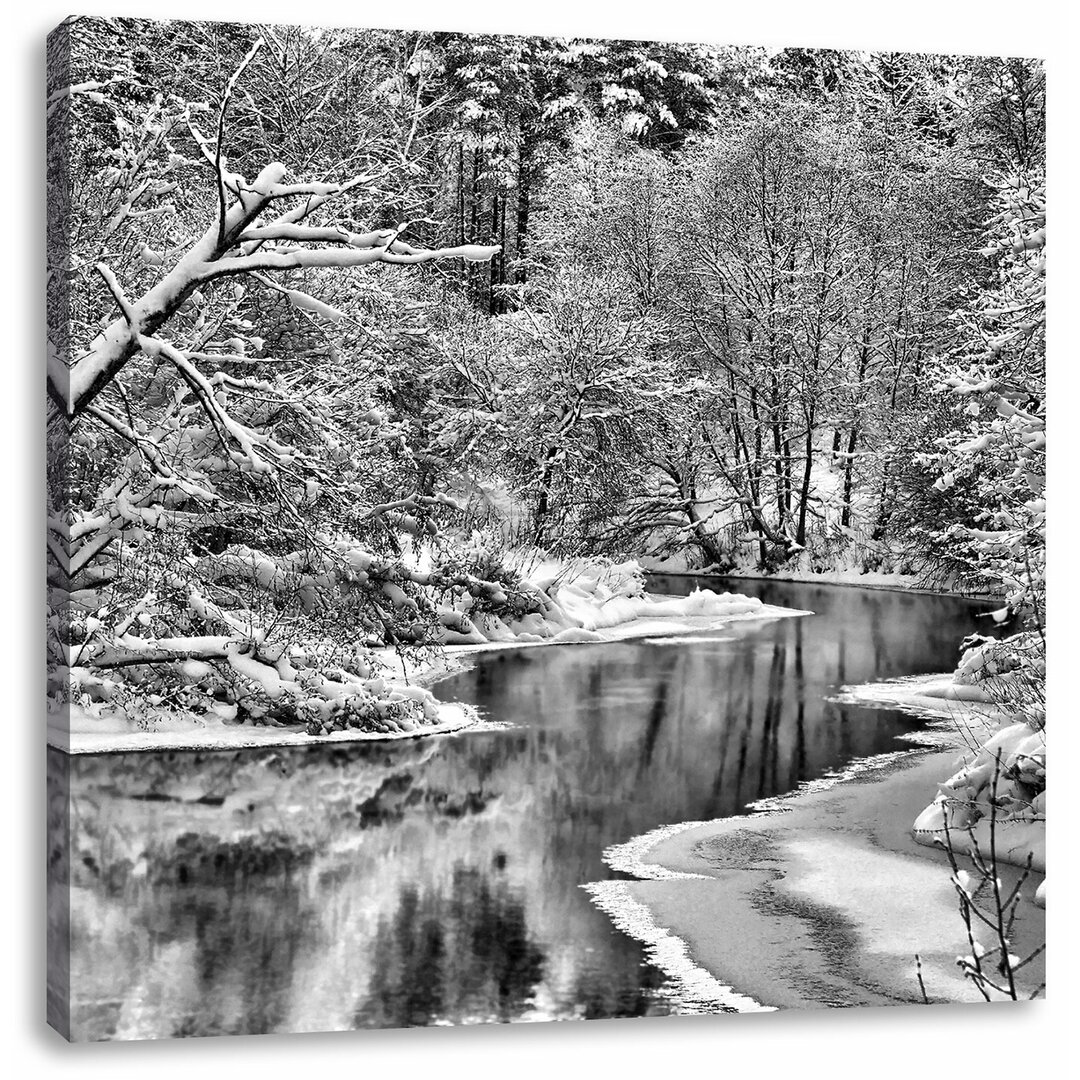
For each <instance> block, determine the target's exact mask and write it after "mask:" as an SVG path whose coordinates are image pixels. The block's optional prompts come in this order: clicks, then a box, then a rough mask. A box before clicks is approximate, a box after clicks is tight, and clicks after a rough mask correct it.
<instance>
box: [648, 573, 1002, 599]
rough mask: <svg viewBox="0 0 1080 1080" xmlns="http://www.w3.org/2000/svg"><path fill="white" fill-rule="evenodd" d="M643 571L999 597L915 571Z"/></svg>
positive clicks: (662, 575) (731, 579) (935, 593)
mask: <svg viewBox="0 0 1080 1080" xmlns="http://www.w3.org/2000/svg"><path fill="white" fill-rule="evenodd" d="M645 572H646V573H647V574H649V575H655V576H658V577H674V578H719V579H720V580H722V581H783V582H786V583H788V584H794V585H840V586H844V587H848V588H857V589H879V590H882V591H885V592H910V593H918V594H919V595H922V596H954V597H957V598H958V599H960V600H977V601H980V602H985V603H995V602H1000V597H996V596H991V595H989V594H988V593H966V592H957V591H955V590H952V589H936V588H931V587H930V586H927V585H919V584H918V581H919V578H918V577H917V576H916V575H914V574H910V575H909V574H878V573H868V574H862V573H859V572H858V571H855V570H827V571H825V573H823V574H815V573H813V572H812V571H809V570H796V571H793V572H789V573H786V574H785V573H779V574H766V573H765V572H764V571H760V570H731V571H728V572H727V573H724V574H721V573H716V572H712V571H710V570H708V569H701V570H664V569H661V568H652V567H646V568H645Z"/></svg>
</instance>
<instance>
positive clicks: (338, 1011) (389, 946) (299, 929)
mask: <svg viewBox="0 0 1080 1080" xmlns="http://www.w3.org/2000/svg"><path fill="white" fill-rule="evenodd" d="M692 584H693V583H692V582H690V581H688V580H686V579H672V580H670V581H667V582H662V583H660V585H661V587H662V588H663V589H664V590H665V591H670V592H680V591H686V590H687V589H689V588H691V587H692ZM739 587H740V589H741V591H746V592H756V593H757V594H759V595H761V597H762V599H763V600H765V601H766V602H769V603H778V604H783V605H786V606H793V607H802V608H808V609H811V610H814V611H816V612H817V613H818V614H816V615H815V616H813V617H810V618H805V619H783V620H777V621H774V622H767V623H762V622H755V623H741V624H740V623H737V624H732V625H731V626H730V627H727V628H725V630H724V632H723V634H722V635H717V634H711V635H708V638H707V640H701V641H698V642H689V641H687V640H685V639H684V640H682V641H680V642H678V643H668V642H664V641H663V640H662V639H661V640H657V641H655V642H632V643H620V644H612V645H603V646H589V647H567V648H556V649H533V650H527V649H526V650H519V651H517V652H504V653H493V654H486V655H484V656H482V657H481V658H479V659H478V661H477V663H476V665H475V666H474V667H473V668H471V669H470V670H468V671H466V672H464V673H462V674H460V675H458V676H456V677H455V678H453V679H450V680H448V681H446V682H445V683H442V684H440V685H439V687H438V688H437V690H438V692H439V694H440V696H442V697H444V698H446V699H448V700H465V701H470V702H473V703H475V704H476V705H478V706H479V707H480V708H481V709H483V710H484V711H485V712H486V713H488V714H489V715H490V716H491V717H493V718H497V719H504V720H510V721H512V722H513V723H515V724H517V725H518V726H517V727H515V728H513V729H511V730H507V731H499V732H488V733H483V734H480V733H473V734H469V735H463V736H460V737H453V738H448V739H441V740H436V741H426V742H424V741H422V742H413V743H399V744H386V745H382V746H377V745H369V746H366V747H363V746H361V747H349V748H342V747H335V748H330V747H311V748H306V747H305V748H300V749H295V750H287V751H286V750H277V751H273V750H265V749H263V750H253V751H242V752H229V753H212V754H210V753H186V754H185V753H165V754H155V755H147V754H138V755H134V754H132V755H109V756H96V757H82V758H77V759H74V760H73V761H72V762H71V763H70V766H68V765H67V763H66V762H65V761H64V760H63V755H59V754H54V753H51V754H50V764H51V767H52V768H53V770H54V774H55V776H56V777H58V778H60V777H63V775H64V773H65V772H70V785H71V790H72V793H73V795H72V810H71V822H70V825H71V833H72V844H73V847H72V857H71V860H70V866H68V865H67V864H66V863H65V862H64V860H63V859H57V860H55V862H54V864H53V871H52V872H53V873H54V874H56V875H62V878H63V880H70V882H71V898H72V902H71V912H70V922H71V938H72V970H71V976H70V977H71V983H72V996H73V1002H74V1007H73V1015H72V1026H73V1035H74V1036H75V1037H77V1038H84V1039H86V1038H89V1039H96V1038H140V1037H142V1038H146V1037H167V1036H176V1035H192V1034H226V1033H244V1032H268V1031H305V1030H327V1029H349V1028H354V1027H378V1026H395V1027H397V1026H407V1025H426V1024H432V1023H442V1022H452V1023H461V1022H469V1021H509V1020H517V1019H541V1018H542V1019H552V1018H571V1017H578V1018H584V1017H601V1016H631V1015H645V1014H649V1013H664V1012H669V1011H673V1010H677V1003H676V1002H673V1001H672V1000H671V999H670V997H669V996H668V995H666V994H665V990H664V986H663V979H662V977H661V976H660V974H659V973H658V972H657V971H655V970H654V969H652V968H650V967H648V966H647V965H644V964H643V963H642V954H641V949H640V946H639V945H638V944H637V942H635V941H633V940H631V939H629V938H627V937H625V936H624V935H622V934H620V933H618V932H616V931H614V930H613V928H612V926H611V924H610V922H609V921H608V919H607V917H606V916H604V915H603V914H602V913H601V912H599V911H598V910H597V909H596V908H594V907H593V906H592V904H591V903H590V902H589V901H588V898H587V896H586V895H585V894H584V893H583V892H582V890H581V889H580V888H579V886H580V885H581V884H582V883H584V882H588V881H594V880H598V879H600V878H603V877H607V876H609V872H608V871H607V869H606V867H604V865H603V863H602V861H601V853H602V851H603V849H604V847H606V846H607V845H608V844H611V843H616V842H619V841H623V840H626V839H627V838H629V837H630V836H633V835H635V834H637V833H641V832H644V831H645V830H647V829H650V828H653V827H654V826H656V825H659V824H663V823H666V822H675V821H683V820H687V819H698V820H700V819H707V818H711V817H718V816H723V815H727V814H732V813H738V812H739V811H740V810H741V809H742V808H743V807H744V806H745V805H746V803H747V802H750V801H752V800H755V799H757V798H760V797H762V796H766V795H771V794H778V793H781V792H784V791H787V790H790V789H791V788H792V787H794V786H796V785H797V784H798V783H799V782H800V781H801V780H804V779H808V778H810V777H813V776H816V775H820V773H821V772H823V771H826V770H828V769H830V768H835V767H837V766H840V765H842V764H844V763H845V762H847V761H848V760H850V759H851V758H852V757H855V756H862V755H866V754H873V753H878V752H880V751H882V750H887V749H892V748H895V746H896V744H895V742H894V738H895V736H896V735H897V734H899V733H901V732H903V731H905V730H908V729H910V727H911V726H912V722H911V721H908V720H906V719H905V718H903V717H901V716H899V715H898V714H896V713H893V712H888V711H883V710H882V711H876V710H858V709H850V708H842V707H837V706H834V705H830V704H828V703H826V702H824V701H823V696H824V695H825V694H826V693H827V692H828V691H829V690H830V689H831V688H832V687H834V686H835V685H837V684H839V683H842V682H852V681H862V680H866V679H869V678H873V677H878V676H881V677H888V676H891V675H898V674H906V673H914V672H920V671H930V670H942V669H944V668H946V667H948V666H949V665H950V664H951V663H952V662H953V661H954V658H955V648H956V643H957V642H958V641H959V640H960V638H961V637H963V636H964V635H965V634H966V633H969V632H970V631H971V630H972V629H974V628H975V626H976V624H975V621H974V613H975V610H976V608H975V606H973V605H971V604H967V603H965V602H962V601H959V600H955V599H948V598H940V597H924V596H907V595H903V594H897V593H888V592H870V591H866V590H858V589H845V588H835V587H815V586H804V585H787V584H780V583H761V584H755V583H740V586H739ZM57 782H58V783H59V780H58V781H57ZM62 786H63V785H61V790H62ZM60 835H62V829H58V836H60ZM63 914H64V913H61V916H62V915H63Z"/></svg>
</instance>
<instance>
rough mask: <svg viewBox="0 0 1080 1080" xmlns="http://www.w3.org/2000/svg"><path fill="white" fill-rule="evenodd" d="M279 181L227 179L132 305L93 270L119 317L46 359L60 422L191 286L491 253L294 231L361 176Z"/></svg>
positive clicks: (276, 176) (277, 174) (275, 171)
mask: <svg viewBox="0 0 1080 1080" xmlns="http://www.w3.org/2000/svg"><path fill="white" fill-rule="evenodd" d="M284 177H285V166H284V165H282V164H280V163H277V162H275V163H273V164H270V165H267V166H266V168H264V169H263V170H262V172H261V173H259V175H258V176H257V177H256V179H255V181H254V182H253V183H251V184H250V185H249V184H247V183H246V182H245V181H243V179H242V178H239V177H234V178H235V179H236V180H237V181H238V183H237V192H238V194H237V197H236V199H235V200H234V201H233V202H232V204H231V205H230V206H229V207H228V209H227V210H226V211H225V213H224V214H223V215H220V216H219V215H215V219H216V220H215V221H214V222H213V223H212V224H210V225H209V226H208V228H207V229H206V231H205V232H204V233H203V234H202V236H201V237H200V238H199V239H198V240H197V241H196V243H195V244H194V245H193V246H192V247H191V248H190V249H189V250H188V251H187V253H186V254H185V255H183V256H182V257H181V258H180V260H179V261H178V262H177V263H176V265H175V266H174V267H173V268H172V269H171V270H170V271H168V273H166V274H165V276H164V277H163V278H162V279H161V280H160V281H159V282H158V283H157V284H156V285H154V286H153V288H151V289H150V290H149V291H148V292H147V293H146V294H145V295H143V296H142V297H141V298H139V299H138V300H134V301H130V300H126V298H123V294H122V292H121V290H120V288H119V285H118V284H117V283H116V280H115V277H114V276H113V275H112V274H111V272H109V271H108V268H107V267H103V268H99V269H101V271H102V276H103V278H105V280H106V282H107V283H109V285H110V288H111V290H112V292H113V295H114V298H116V299H117V302H118V304H119V305H120V307H121V315H120V316H119V317H118V318H117V319H116V320H114V321H113V322H112V323H111V324H110V325H109V326H108V327H106V328H105V329H104V330H103V331H102V332H101V333H100V334H98V336H97V337H96V338H94V340H93V341H92V342H91V343H90V346H89V348H88V349H87V350H86V352H85V353H83V354H82V355H81V356H80V357H78V359H77V360H76V361H75V362H74V363H73V364H71V365H70V366H69V365H67V364H65V363H63V361H62V360H60V358H59V357H51V358H50V364H49V367H48V375H47V380H48V390H49V394H50V396H51V397H52V399H53V401H54V402H55V403H56V404H57V405H58V406H59V408H60V409H61V410H62V411H63V412H64V414H65V415H67V416H69V417H75V416H78V415H79V414H80V413H82V412H83V411H84V410H85V409H86V408H87V406H89V405H90V403H91V402H92V401H93V400H94V399H95V398H96V397H97V395H98V394H99V393H101V391H102V390H103V389H104V388H105V387H106V386H107V385H108V384H109V383H110V382H111V381H112V379H114V378H115V377H116V375H117V374H118V373H119V372H120V371H121V370H122V369H123V367H124V365H125V364H127V362H128V361H129V360H131V359H132V357H134V356H136V355H137V354H138V353H139V352H140V349H141V344H140V339H143V340H145V338H146V337H147V336H149V335H152V334H154V333H155V332H156V331H157V330H158V329H160V328H161V327H162V326H163V325H164V324H165V323H166V322H167V321H168V320H169V319H170V318H171V317H172V316H173V315H174V314H175V313H176V311H177V310H178V309H179V307H180V306H181V305H182V304H183V303H184V301H185V300H187V298H188V297H189V296H191V294H192V293H193V292H195V290H196V289H197V288H199V286H201V285H203V284H205V283H206V282H208V281H212V280H214V279H215V278H218V277H222V276H224V275H227V274H229V275H231V274H241V273H251V272H253V271H260V270H290V269H296V268H300V267H348V266H364V265H367V264H369V263H375V262H387V263H397V264H401V265H410V264H413V263H421V262H428V261H430V260H433V259H450V258H462V259H468V260H473V261H487V260H488V259H490V258H491V257H492V256H493V255H495V254H496V253H497V252H498V251H499V248H498V247H482V246H479V245H471V244H466V245H463V246H459V247H453V248H435V249H418V248H413V247H410V246H409V245H408V244H405V243H403V242H402V241H400V240H399V239H398V238H397V236H398V234H397V231H396V230H392V229H390V230H384V231H381V232H372V233H350V232H348V231H347V230H342V229H323V228H312V227H310V226H303V225H300V224H299V223H300V222H301V221H302V220H303V219H304V218H305V217H306V216H307V215H308V214H309V213H311V211H312V210H313V209H315V207H316V206H319V205H321V204H322V203H324V202H325V201H326V200H327V199H329V198H331V197H333V196H335V195H340V194H342V193H344V192H346V191H348V190H350V189H351V188H353V187H355V186H356V185H357V184H360V183H363V182H365V181H366V180H367V177H357V178H356V179H354V180H351V181H349V182H347V183H344V184H328V183H320V182H313V183H306V184H286V183H284V182H283V181H284ZM295 197H306V201H305V202H304V203H302V204H301V206H300V207H297V208H294V209H292V210H289V211H287V212H286V213H284V214H282V215H281V216H280V217H278V218H277V219H276V220H274V221H273V222H271V223H269V224H267V225H264V226H261V227H260V226H258V225H257V224H256V223H257V222H258V219H259V217H260V216H261V215H262V214H263V213H264V212H265V211H266V210H267V209H268V208H269V207H270V206H272V205H273V203H275V202H276V201H277V200H279V199H285V198H295ZM281 240H285V241H293V242H296V241H300V242H302V243H312V242H315V243H323V244H326V243H331V244H335V245H341V246H334V247H292V246H290V247H287V248H279V247H267V246H265V245H266V244H267V242H268V241H269V242H277V241H281ZM239 245H242V246H240V247H239V250H240V251H241V254H239V255H233V256H231V257H230V256H229V255H228V253H229V252H230V251H232V250H233V249H236V248H237V247H238V246H239Z"/></svg>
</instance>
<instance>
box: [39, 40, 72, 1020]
mask: <svg viewBox="0 0 1080 1080" xmlns="http://www.w3.org/2000/svg"><path fill="white" fill-rule="evenodd" d="M71 30H72V28H71V24H70V22H65V23H62V24H61V25H60V26H58V27H57V28H56V29H55V30H53V32H52V33H51V34H50V35H49V37H48V41H47V46H46V101H47V104H46V110H47V113H46V185H47V190H46V196H47V209H46V286H45V289H46V297H45V304H46V307H45V310H46V336H47V349H48V353H47V357H48V359H47V362H48V375H47V378H48V382H49V384H50V385H49V388H48V392H47V395H46V410H47V428H46V430H47V436H46V437H47V440H48V444H47V448H46V469H47V472H48V475H47V477H46V492H47V495H46V498H47V504H46V573H47V583H46V589H47V597H48V607H49V621H48V627H47V630H46V634H47V640H46V657H47V659H46V664H47V672H46V678H47V682H48V689H47V711H48V722H49V726H50V729H51V730H52V731H53V733H54V740H56V741H62V742H63V743H64V744H65V745H66V736H67V731H68V728H69V723H68V721H69V717H68V711H69V710H68V708H67V706H66V704H65V703H63V701H62V700H61V699H58V698H57V696H56V694H55V689H56V686H57V684H58V683H60V682H62V681H63V680H64V674H65V672H64V670H63V665H62V662H61V656H60V653H59V651H58V649H57V646H58V645H59V643H60V641H61V640H66V638H67V634H66V627H67V626H68V624H69V621H70V608H69V593H68V592H67V591H66V589H65V588H64V586H65V585H67V584H68V582H67V569H68V566H69V563H68V561H67V556H68V552H69V543H70V533H69V529H68V521H69V520H70V518H69V515H68V513H67V509H68V504H69V502H70V495H71V492H70V483H69V479H68V476H69V470H68V457H69V455H68V449H69V446H70V439H71V429H70V423H69V421H68V418H67V416H66V410H65V409H64V408H63V407H62V404H61V403H62V402H63V400H64V399H65V398H66V396H67V378H66V377H65V373H66V369H67V363H68V353H69V349H70V340H71V333H70V297H69V286H68V282H69V273H68V271H69V268H70V261H71V231H70V220H71V183H70V171H69V170H70V160H71V153H70V149H71V131H70V109H69V99H68V97H67V96H66V94H65V93H64V91H65V89H66V88H67V87H68V86H70V85H71ZM69 778H70V769H69V762H68V759H67V754H66V753H63V752H61V751H58V750H54V749H52V748H50V749H49V750H48V779H47V785H46V790H47V800H48V806H47V817H46V829H47V848H48V852H47V866H48V869H47V908H48V913H47V933H46V952H47V960H46V1018H47V1020H48V1023H49V1025H50V1026H51V1027H53V1028H55V1029H56V1030H57V1031H58V1032H60V1034H61V1035H63V1036H64V1037H65V1038H70V1032H71V1026H70V1005H71V978H70V975H71V897H70V874H69V868H70V855H71V852H70V842H71V833H70V823H69V805H70V785H69Z"/></svg>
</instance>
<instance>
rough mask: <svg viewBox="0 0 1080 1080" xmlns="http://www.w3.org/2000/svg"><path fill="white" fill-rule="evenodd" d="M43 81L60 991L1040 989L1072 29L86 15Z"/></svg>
mask: <svg viewBox="0 0 1080 1080" xmlns="http://www.w3.org/2000/svg"><path fill="white" fill-rule="evenodd" d="M46 100H47V105H46V108H47V123H48V163H47V167H48V184H49V195H48V250H47V273H48V284H47V309H48V345H49V352H48V372H47V386H48V404H47V409H48V440H49V442H48V476H47V492H48V507H47V515H48V528H47V539H48V585H47V587H48V598H49V604H48V627H47V654H48V665H49V666H48V684H47V693H48V701H47V705H48V746H49V748H48V889H49V891H48V927H49V972H48V1009H49V1021H50V1023H51V1024H52V1025H53V1026H54V1027H55V1028H57V1029H58V1030H59V1031H60V1032H61V1033H62V1034H63V1035H65V1036H66V1037H68V1038H69V1039H71V1040H73V1041H80V1042H82V1041H103V1040H140V1039H170V1038H179V1037H186V1036H208V1035H246V1034H263V1033H266V1034H269V1033H289V1032H312V1031H349V1030H355V1029H364V1028H404V1027H418V1026H432V1025H464V1024H475V1023H506V1022H516V1021H549V1020H572V1019H594V1018H595V1019H600V1018H607V1019H612V1018H620V1017H625V1018H629V1017H651V1016H676V1015H685V1014H702V1013H706V1014H736V1013H744V1012H761V1011H776V1010H805V1009H822V1008H845V1007H853V1006H875V1005H876V1006H885V1005H907V1006H913V1007H923V1006H927V1005H930V1006H937V1005H943V1004H952V1003H965V1002H1007V1001H1026V1000H1029V999H1033V998H1040V997H1043V996H1044V995H1045V949H1046V944H1045V925H1044V915H1045V902H1046V885H1045V872H1046V855H1045V800H1046V744H1045V646H1046V641H1045V591H1046V590H1045V513H1046V502H1045V491H1044V479H1045V398H1046V394H1045V339H1044V328H1045V299H1044V296H1045V293H1044V283H1045V243H1046V205H1045V93H1044V75H1043V67H1042V64H1041V63H1040V62H1039V61H1038V60H1033V59H1018V58H1003V57H979V56H967V55H929V54H914V53H898V52H860V51H843V50H826V49H805V48H794V47H793V48H788V49H782V50H778V49H766V48H753V47H746V46H738V47H735V46H724V45H698V44H676V43H668V42H642V41H631V40H617V39H611V40H600V39H583V38H573V37H539V36H534V37H530V36H500V35H494V34H491V35H483V34H463V33H453V32H440V31H437V30H432V31H428V32H420V31H391V30H364V29H355V28H351V29H327V28H305V27H296V26H282V25H254V24H243V23H215V22H184V21H146V20H137V19H119V18H117V19H105V18H74V19H71V20H68V21H67V22H65V23H64V24H63V25H61V26H60V27H59V28H57V29H56V30H55V31H54V32H53V34H52V35H51V36H50V39H49V45H48V85H47V99H46ZM722 1022H728V1021H726V1020H725V1021H722V1020H719V1019H718V1020H717V1023H722ZM763 1022H764V1023H766V1024H768V1023H771V1021H768V1020H766V1021H763Z"/></svg>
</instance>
